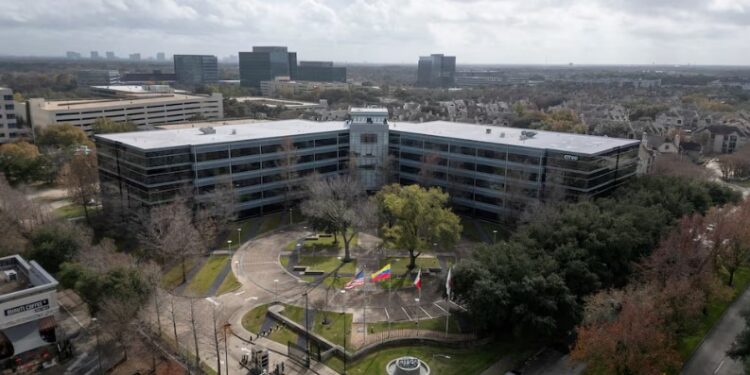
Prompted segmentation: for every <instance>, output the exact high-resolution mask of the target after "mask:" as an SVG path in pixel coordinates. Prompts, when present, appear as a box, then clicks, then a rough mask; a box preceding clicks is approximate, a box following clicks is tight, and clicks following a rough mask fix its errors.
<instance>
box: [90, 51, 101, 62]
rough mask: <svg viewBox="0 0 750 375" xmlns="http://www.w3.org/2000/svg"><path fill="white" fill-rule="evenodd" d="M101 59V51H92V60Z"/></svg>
mask: <svg viewBox="0 0 750 375" xmlns="http://www.w3.org/2000/svg"><path fill="white" fill-rule="evenodd" d="M98 59H99V51H91V60H98Z"/></svg>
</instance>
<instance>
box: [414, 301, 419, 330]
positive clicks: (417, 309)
mask: <svg viewBox="0 0 750 375" xmlns="http://www.w3.org/2000/svg"><path fill="white" fill-rule="evenodd" d="M414 302H416V303H417V308H416V309H415V310H416V311H417V337H419V298H415V299H414Z"/></svg>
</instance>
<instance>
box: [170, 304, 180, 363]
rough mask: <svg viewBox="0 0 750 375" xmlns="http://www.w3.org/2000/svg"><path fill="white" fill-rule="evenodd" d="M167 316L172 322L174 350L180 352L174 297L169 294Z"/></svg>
mask: <svg viewBox="0 0 750 375" xmlns="http://www.w3.org/2000/svg"><path fill="white" fill-rule="evenodd" d="M169 315H170V318H171V320H172V331H173V333H174V345H175V350H176V351H177V352H178V353H179V352H180V339H179V337H178V336H177V310H175V308H174V296H173V295H171V294H169Z"/></svg>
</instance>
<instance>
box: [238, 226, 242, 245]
mask: <svg viewBox="0 0 750 375" xmlns="http://www.w3.org/2000/svg"><path fill="white" fill-rule="evenodd" d="M241 243H242V228H237V250H239V248H240V247H239V246H240V244H241Z"/></svg>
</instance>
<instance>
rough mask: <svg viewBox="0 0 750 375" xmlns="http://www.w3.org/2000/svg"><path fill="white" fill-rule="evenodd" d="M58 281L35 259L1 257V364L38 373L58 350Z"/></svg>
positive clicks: (13, 256)
mask: <svg viewBox="0 0 750 375" xmlns="http://www.w3.org/2000/svg"><path fill="white" fill-rule="evenodd" d="M57 285H58V282H57V280H55V279H54V278H53V277H52V276H51V275H50V274H49V273H47V272H46V271H45V270H44V269H43V268H42V267H41V266H39V264H37V263H36V262H35V261H33V260H32V261H30V262H27V261H26V260H25V259H23V258H21V257H20V256H18V255H11V256H7V257H3V258H0V309H1V310H2V311H3V314H0V331H2V334H0V367H2V368H4V369H9V368H11V367H12V368H15V369H16V370H15V371H13V373H26V374H31V373H36V370H37V368H38V367H40V365H42V364H44V365H47V366H49V365H53V364H54V359H55V357H56V354H57V346H56V344H57V335H56V333H55V329H56V328H57V323H56V322H55V314H56V313H57V312H58V310H59V305H58V303H57Z"/></svg>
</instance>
